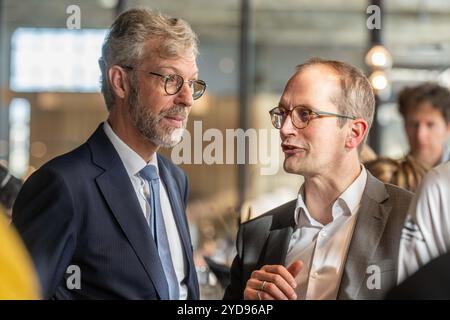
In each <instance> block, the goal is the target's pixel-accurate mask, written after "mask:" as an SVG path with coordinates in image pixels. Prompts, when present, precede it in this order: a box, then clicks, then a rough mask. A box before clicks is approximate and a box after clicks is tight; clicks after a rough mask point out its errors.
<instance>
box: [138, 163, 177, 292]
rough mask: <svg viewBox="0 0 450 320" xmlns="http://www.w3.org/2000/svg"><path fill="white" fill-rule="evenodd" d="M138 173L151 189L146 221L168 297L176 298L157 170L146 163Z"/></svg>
mask: <svg viewBox="0 0 450 320" xmlns="http://www.w3.org/2000/svg"><path fill="white" fill-rule="evenodd" d="M140 174H141V176H142V177H143V178H144V179H145V180H147V181H148V184H149V186H150V189H151V190H150V194H149V197H148V199H147V200H148V203H149V205H150V209H151V212H150V215H149V216H150V217H149V221H148V223H149V227H150V230H151V231H152V235H153V238H154V239H155V243H156V246H157V247H158V254H159V258H160V260H161V264H162V266H163V269H164V273H165V275H166V279H167V284H168V286H169V298H170V299H171V300H178V299H179V298H180V293H179V289H178V279H177V276H176V274H175V269H174V267H173V263H172V256H171V255H170V247H169V240H168V239H167V232H166V226H165V224H164V217H163V214H162V210H161V203H160V197H159V176H158V172H157V171H156V167H155V166H153V165H148V166H145V167H144V169H142V170H141V171H140Z"/></svg>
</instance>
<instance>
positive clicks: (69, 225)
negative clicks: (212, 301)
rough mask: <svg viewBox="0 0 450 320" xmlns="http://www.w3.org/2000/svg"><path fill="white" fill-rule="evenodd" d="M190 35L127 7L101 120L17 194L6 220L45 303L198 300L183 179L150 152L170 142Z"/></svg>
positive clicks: (190, 92)
mask: <svg viewBox="0 0 450 320" xmlns="http://www.w3.org/2000/svg"><path fill="white" fill-rule="evenodd" d="M196 56H197V37H196V35H195V33H194V32H193V31H192V30H191V28H190V26H189V25H188V24H187V23H186V22H184V21H183V20H181V19H176V18H170V17H168V16H165V15H162V14H160V13H157V12H152V11H149V10H145V9H132V10H129V11H126V12H124V13H123V14H121V15H120V16H119V17H118V18H117V19H116V21H115V22H114V23H113V25H112V27H111V30H110V32H109V34H108V36H107V38H106V40H105V43H104V45H103V51H102V58H101V59H100V68H101V71H102V93H103V95H104V98H105V102H106V105H107V108H108V110H109V117H108V120H107V121H106V122H104V123H102V124H100V126H99V127H98V128H97V130H96V131H95V132H94V134H93V135H92V136H91V137H90V138H89V140H88V141H87V142H86V143H84V144H83V145H81V146H80V147H79V148H77V149H75V150H73V151H71V152H69V153H68V154H65V155H63V156H60V157H58V158H56V159H53V160H51V161H50V162H48V163H47V164H45V165H44V166H42V168H40V169H39V170H38V171H37V172H35V173H34V174H33V175H32V176H31V177H30V178H29V179H28V180H27V181H26V183H25V185H24V187H23V188H22V190H21V192H20V194H19V196H18V198H17V201H16V204H15V206H14V209H13V223H14V224H15V225H16V227H17V229H18V231H19V233H20V234H21V236H22V237H23V239H24V242H25V244H26V246H27V248H28V250H29V251H30V253H31V256H32V258H33V261H34V264H35V266H36V269H37V271H38V274H39V278H40V281H41V286H42V293H43V296H44V298H47V299H49V298H56V299H115V298H126V299H198V298H199V288H198V282H197V276H196V271H195V265H194V261H193V257H192V246H191V242H190V236H189V230H188V223H187V219H186V215H185V209H186V204H187V196H188V184H187V177H186V175H185V174H184V173H183V172H182V171H181V169H179V168H178V167H176V166H175V165H174V164H173V163H172V162H171V161H169V160H167V159H165V158H163V157H162V156H160V155H158V154H157V153H156V152H157V150H158V148H159V147H161V146H163V147H172V146H174V145H175V144H177V143H179V142H180V139H181V136H182V133H183V130H184V128H185V126H186V121H187V117H188V114H189V112H190V110H191V106H192V104H193V100H195V99H198V98H199V97H200V96H201V95H202V94H203V92H204V90H205V87H206V84H205V83H204V82H203V81H202V80H198V78H197V77H198V69H197V64H196Z"/></svg>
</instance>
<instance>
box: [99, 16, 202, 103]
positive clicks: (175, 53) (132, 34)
mask: <svg viewBox="0 0 450 320" xmlns="http://www.w3.org/2000/svg"><path fill="white" fill-rule="evenodd" d="M149 39H161V40H162V42H161V46H160V47H159V48H158V52H157V54H159V56H160V57H162V58H175V57H179V56H182V55H183V54H184V53H186V52H189V51H190V52H192V54H193V55H194V56H195V57H196V56H197V55H198V38H197V35H196V34H195V32H194V31H193V30H192V29H191V27H190V25H189V24H188V23H187V22H186V21H184V20H182V19H178V18H172V17H169V16H167V15H164V14H162V13H160V12H157V11H152V10H148V9H142V8H137V9H131V10H128V11H125V12H124V13H122V14H121V15H120V16H119V17H117V19H116V20H115V21H114V22H113V24H112V25H111V28H110V31H109V33H108V35H107V36H106V39H105V42H104V44H103V47H102V57H101V58H100V60H99V65H100V70H101V73H102V77H101V90H102V94H103V97H104V99H105V103H106V106H107V108H108V110H110V109H111V107H112V105H113V104H114V99H115V96H114V94H113V92H112V90H111V86H110V84H109V81H108V70H109V68H111V67H112V66H113V65H122V66H123V65H128V66H133V65H136V64H139V61H140V59H142V55H143V48H144V45H145V43H146V42H147V41H148V40H149Z"/></svg>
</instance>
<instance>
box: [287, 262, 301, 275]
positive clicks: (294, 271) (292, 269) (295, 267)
mask: <svg viewBox="0 0 450 320" xmlns="http://www.w3.org/2000/svg"><path fill="white" fill-rule="evenodd" d="M302 268H303V262H302V261H301V260H296V261H294V262H292V263H291V265H290V266H289V267H288V268H287V270H288V271H289V273H290V274H291V275H292V276H293V277H294V278H295V277H296V276H297V275H298V274H299V272H300V270H302Z"/></svg>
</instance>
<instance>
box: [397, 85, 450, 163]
mask: <svg viewBox="0 0 450 320" xmlns="http://www.w3.org/2000/svg"><path fill="white" fill-rule="evenodd" d="M398 104H399V110H400V113H401V114H402V116H403V120H404V123H405V130H406V135H407V137H408V141H409V147H410V154H411V155H412V156H413V157H414V158H416V159H417V160H418V161H420V162H422V163H423V164H424V165H425V166H426V167H430V168H432V167H434V166H436V165H438V164H440V163H443V162H446V161H448V160H450V150H449V148H448V147H447V144H446V143H447V139H448V137H449V135H450V91H449V90H448V89H447V88H444V87H442V86H440V85H438V84H435V83H425V84H421V85H418V86H415V87H406V88H404V89H403V90H402V91H401V92H400V93H399V97H398Z"/></svg>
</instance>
